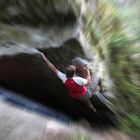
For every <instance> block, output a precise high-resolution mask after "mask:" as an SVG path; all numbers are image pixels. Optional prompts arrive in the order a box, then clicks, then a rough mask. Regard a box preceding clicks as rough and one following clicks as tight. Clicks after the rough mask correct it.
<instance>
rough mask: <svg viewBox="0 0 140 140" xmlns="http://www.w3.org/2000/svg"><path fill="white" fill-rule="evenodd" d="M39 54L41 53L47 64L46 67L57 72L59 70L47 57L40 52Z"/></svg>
mask: <svg viewBox="0 0 140 140" xmlns="http://www.w3.org/2000/svg"><path fill="white" fill-rule="evenodd" d="M41 55H42V57H43V59H44V61H45V62H46V64H47V65H48V67H49V68H50V69H51V70H52V71H53V72H54V73H56V74H57V73H58V72H59V70H58V69H57V68H56V67H55V66H54V65H53V64H52V63H51V62H50V61H49V60H48V59H47V57H46V56H45V55H44V54H43V53H41Z"/></svg>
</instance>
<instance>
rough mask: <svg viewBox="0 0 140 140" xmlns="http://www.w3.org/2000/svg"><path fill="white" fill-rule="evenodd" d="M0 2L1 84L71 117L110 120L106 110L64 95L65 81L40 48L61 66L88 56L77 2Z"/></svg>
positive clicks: (63, 0) (68, 0)
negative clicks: (51, 68) (81, 37)
mask: <svg viewBox="0 0 140 140" xmlns="http://www.w3.org/2000/svg"><path fill="white" fill-rule="evenodd" d="M0 6H1V7H2V10H0V15H2V16H1V18H0V22H1V24H0V27H1V32H0V84H1V85H2V86H4V87H7V88H11V89H13V90H15V91H18V92H19V93H20V94H22V95H24V96H27V97H28V98H32V99H34V100H38V101H39V102H41V103H42V104H45V105H48V106H51V107H53V108H55V109H57V110H59V111H61V112H65V113H66V114H67V115H69V116H71V117H72V118H73V119H79V118H82V117H84V118H86V119H87V120H89V121H95V120H96V122H100V121H109V120H108V117H107V116H105V115H104V114H96V115H95V113H94V112H92V111H91V110H90V109H89V108H87V107H86V106H85V105H83V104H81V103H80V102H79V101H76V100H73V99H71V98H70V97H68V95H67V91H66V89H65V87H64V85H63V84H62V83H61V81H60V80H59V79H58V78H57V77H56V75H54V73H53V72H52V71H50V69H49V68H48V67H47V65H46V64H45V62H44V60H43V59H42V58H41V55H40V53H39V51H42V52H44V54H45V55H46V56H47V57H48V59H49V60H50V61H51V62H52V63H53V64H54V65H55V66H56V67H57V68H59V69H60V70H61V71H64V67H65V66H66V65H68V64H70V63H71V61H72V60H73V59H74V58H75V57H80V58H83V59H86V60H89V54H90V53H88V55H87V51H85V49H86V48H85V46H84V45H83V43H82V42H81V41H80V39H79V37H80V34H81V33H80V32H79V31H80V28H81V26H80V25H81V24H80V10H79V9H80V7H79V6H77V1H70V0H67V1H66V0H54V1H50V0H47V1H41V2H40V0H34V1H28V0H25V1H22V2H20V1H16V0H15V1H14V2H13V1H12V0H7V1H5V0H2V1H0ZM76 6H77V7H76ZM38 50H39V51H38ZM86 50H88V49H86ZM90 60H91V62H93V59H92V58H90Z"/></svg>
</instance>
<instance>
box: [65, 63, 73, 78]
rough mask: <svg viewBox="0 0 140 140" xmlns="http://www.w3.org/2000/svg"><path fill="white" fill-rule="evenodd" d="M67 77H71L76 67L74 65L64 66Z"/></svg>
mask: <svg viewBox="0 0 140 140" xmlns="http://www.w3.org/2000/svg"><path fill="white" fill-rule="evenodd" d="M65 71H66V76H67V78H72V77H73V76H74V74H75V72H76V67H75V66H74V65H68V66H67V67H66V68H65Z"/></svg>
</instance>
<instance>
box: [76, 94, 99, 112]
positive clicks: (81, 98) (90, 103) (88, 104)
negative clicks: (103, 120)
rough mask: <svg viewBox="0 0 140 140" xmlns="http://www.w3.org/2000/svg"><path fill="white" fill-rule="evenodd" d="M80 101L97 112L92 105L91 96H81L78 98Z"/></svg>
mask: <svg viewBox="0 0 140 140" xmlns="http://www.w3.org/2000/svg"><path fill="white" fill-rule="evenodd" d="M78 100H80V101H82V102H84V103H85V104H86V105H87V106H88V107H89V108H91V109H92V110H93V111H94V112H96V109H95V107H94V106H93V105H92V102H91V101H90V98H89V95H88V94H85V95H84V96H81V97H80V98H78Z"/></svg>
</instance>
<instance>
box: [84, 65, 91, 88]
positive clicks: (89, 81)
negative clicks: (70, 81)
mask: <svg viewBox="0 0 140 140" xmlns="http://www.w3.org/2000/svg"><path fill="white" fill-rule="evenodd" d="M83 69H84V73H85V79H87V81H88V84H90V83H91V75H90V71H89V67H88V66H87V65H85V66H84V67H83ZM88 84H87V85H88Z"/></svg>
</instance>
